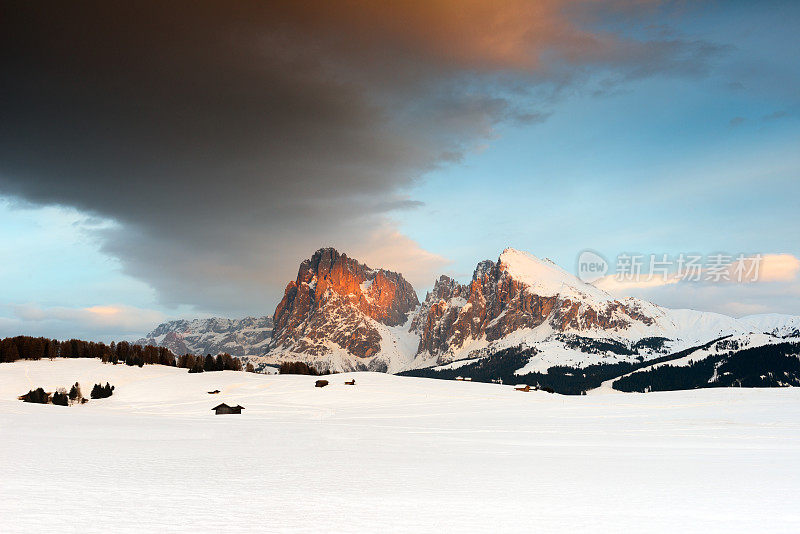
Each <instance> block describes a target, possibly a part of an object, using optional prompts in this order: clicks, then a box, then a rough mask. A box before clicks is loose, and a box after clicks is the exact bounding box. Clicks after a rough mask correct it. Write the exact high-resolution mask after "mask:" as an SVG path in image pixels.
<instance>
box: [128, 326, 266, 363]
mask: <svg viewBox="0 0 800 534" xmlns="http://www.w3.org/2000/svg"><path fill="white" fill-rule="evenodd" d="M271 337H272V318H271V317H245V318H244V319H223V318H221V317H213V318H210V319H194V320H191V321H187V320H177V321H169V322H166V323H162V324H160V325H158V326H157V327H156V328H155V329H154V330H153V331H152V332H150V333H149V334H147V335H146V336H145V337H143V338H141V339H139V340H138V341H137V342H136V343H138V344H139V345H156V346H161V347H167V348H168V349H170V350H171V351H172V352H174V353H175V354H186V353H187V352H188V353H192V354H219V353H221V352H227V353H228V354H230V355H232V356H237V357H244V356H247V357H250V356H262V355H263V354H264V353H265V351H266V348H267V344H268V343H269V340H270V338H271Z"/></svg>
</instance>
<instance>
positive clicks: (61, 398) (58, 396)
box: [52, 388, 69, 406]
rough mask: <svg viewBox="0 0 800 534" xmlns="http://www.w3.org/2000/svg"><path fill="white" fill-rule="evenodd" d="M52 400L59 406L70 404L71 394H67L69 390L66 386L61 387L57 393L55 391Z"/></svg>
mask: <svg viewBox="0 0 800 534" xmlns="http://www.w3.org/2000/svg"><path fill="white" fill-rule="evenodd" d="M52 402H53V404H55V405H57V406H69V396H68V395H67V390H65V389H64V388H59V389H58V390H57V391H56V392H55V393H53V399H52Z"/></svg>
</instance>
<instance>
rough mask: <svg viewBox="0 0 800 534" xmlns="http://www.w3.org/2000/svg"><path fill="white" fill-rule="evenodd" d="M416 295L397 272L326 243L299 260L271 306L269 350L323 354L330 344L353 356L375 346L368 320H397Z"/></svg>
mask: <svg viewBox="0 0 800 534" xmlns="http://www.w3.org/2000/svg"><path fill="white" fill-rule="evenodd" d="M418 304H419V301H418V299H417V295H416V293H415V292H414V288H412V287H411V284H409V283H408V282H407V281H406V280H405V279H404V278H403V277H402V276H401V275H400V274H398V273H394V272H391V271H385V270H383V269H370V268H369V267H367V266H366V265H363V264H361V263H359V262H358V261H356V260H354V259H352V258H348V257H347V256H346V255H344V254H340V253H339V252H337V251H336V250H334V249H332V248H325V249H320V250H318V251H317V252H316V253H315V254H314V255H313V256H312V257H311V259H309V260H305V261H304V262H303V263H302V264H301V265H300V269H299V270H298V273H297V279H296V280H295V281H293V282H289V284H288V285H287V286H286V291H285V294H284V297H283V300H281V302H280V304H278V307H277V308H276V310H275V315H274V322H275V333H274V335H273V340H272V343H271V344H270V350H271V352H272V351H288V352H292V353H303V354H308V355H312V356H323V355H326V354H329V353H331V352H332V350H333V349H334V348H335V347H338V348H341V349H343V350H344V351H347V352H348V353H349V354H351V355H353V356H356V357H359V358H369V357H371V356H374V355H376V354H377V353H378V352H380V350H381V339H382V337H381V334H380V332H378V330H377V328H376V326H375V325H374V324H372V323H371V321H370V320H373V321H376V322H378V323H381V324H384V325H387V326H397V325H401V324H403V323H405V322H406V321H407V320H408V314H409V312H410V311H411V310H413V309H414V308H415V307H416V306H417V305H418Z"/></svg>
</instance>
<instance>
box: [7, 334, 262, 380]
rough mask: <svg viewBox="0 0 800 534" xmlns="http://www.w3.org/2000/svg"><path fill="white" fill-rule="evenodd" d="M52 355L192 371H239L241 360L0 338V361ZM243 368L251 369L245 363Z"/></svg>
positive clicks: (162, 350)
mask: <svg viewBox="0 0 800 534" xmlns="http://www.w3.org/2000/svg"><path fill="white" fill-rule="evenodd" d="M53 358H97V359H100V360H102V361H103V363H113V364H125V365H131V366H133V365H136V366H138V367H142V366H143V365H168V366H171V367H180V368H182V369H189V372H192V373H202V372H205V371H241V370H242V361H241V360H240V359H239V358H236V357H234V356H231V355H230V354H228V353H222V354H218V355H217V356H212V355H211V354H208V355H206V356H195V355H194V354H184V355H182V356H179V357H177V356H175V354H174V353H173V352H172V351H171V350H169V349H168V348H166V347H155V346H153V345H144V346H142V345H137V344H135V343H128V342H127V341H120V342H119V343H114V342H113V341H112V342H111V344H109V345H106V344H105V343H99V342H94V341H83V340H80V339H70V340H68V341H59V340H57V339H48V338H45V337H31V336H16V337H7V338H4V339H0V363H3V362H15V361H17V360H44V359H53ZM247 371H250V372H253V371H254V370H253V366H252V365H251V364H249V363H248V365H247Z"/></svg>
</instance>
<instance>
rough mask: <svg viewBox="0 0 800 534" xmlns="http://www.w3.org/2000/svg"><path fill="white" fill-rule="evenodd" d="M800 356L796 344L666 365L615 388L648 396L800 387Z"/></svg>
mask: <svg viewBox="0 0 800 534" xmlns="http://www.w3.org/2000/svg"><path fill="white" fill-rule="evenodd" d="M724 346H725V347H728V346H732V345H724ZM799 355H800V343H796V342H786V343H776V344H774V345H764V346H761V347H753V348H749V349H743V350H740V351H738V352H733V351H729V352H727V353H725V354H719V355H714V356H709V357H707V358H703V359H702V360H700V361H695V362H692V361H690V362H689V364H688V365H685V366H680V367H678V366H674V365H663V366H661V367H658V368H656V369H648V370H646V371H638V372H636V373H632V374H630V375H628V376H625V377H623V378H620V379H619V380H616V381H615V382H614V384H613V387H614V389H617V390H619V391H627V392H633V391H637V392H647V391H676V390H681V389H698V388H714V387H732V386H733V387H785V386H800V359H799V358H798V356H799Z"/></svg>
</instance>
